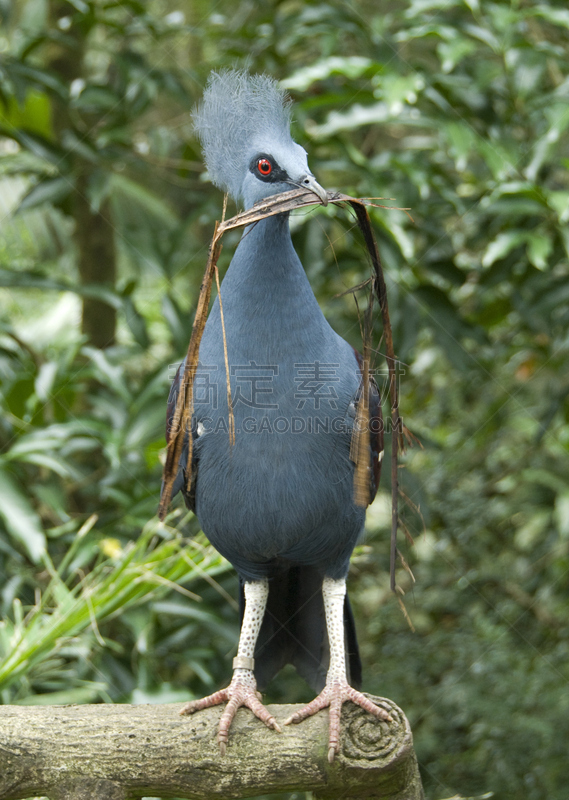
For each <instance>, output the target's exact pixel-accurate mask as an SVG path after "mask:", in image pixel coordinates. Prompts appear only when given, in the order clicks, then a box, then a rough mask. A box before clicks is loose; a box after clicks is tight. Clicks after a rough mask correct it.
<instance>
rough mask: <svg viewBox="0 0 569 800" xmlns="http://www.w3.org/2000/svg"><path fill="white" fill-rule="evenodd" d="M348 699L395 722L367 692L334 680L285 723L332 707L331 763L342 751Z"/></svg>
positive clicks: (330, 732)
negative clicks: (342, 735) (343, 727)
mask: <svg viewBox="0 0 569 800" xmlns="http://www.w3.org/2000/svg"><path fill="white" fill-rule="evenodd" d="M347 700H351V701H352V703H355V704H356V705H358V706H361V708H363V709H365V711H369V713H370V714H373V715H374V717H377V718H378V719H381V720H384V721H385V722H393V718H392V717H391V716H390V715H389V714H388V713H387V711H385V710H384V709H383V708H380V707H379V706H376V705H375V703H373V702H372V701H371V700H370V699H369V697H366V696H365V694H362V693H361V692H358V690H357V689H354V688H352V687H351V686H350V685H349V683H348V682H347V681H343V680H335V681H332V682H330V683H328V684H326V686H325V687H324V688H323V689H322V691H321V692H320V694H319V695H318V697H315V698H314V700H312V701H311V702H310V703H308V705H306V706H304V708H301V709H300V710H299V711H295V713H294V714H292V715H291V716H290V717H289V718H288V719H287V720H285V723H284V724H285V725H290V724H291V723H292V724H293V723H296V722H302V720H303V719H306V718H307V717H310V716H312V715H313V714H316V713H317V712H318V711H321V710H322V709H323V708H327V707H328V706H329V707H330V723H329V729H328V730H329V734H328V761H329V762H330V764H331V763H332V762H333V761H334V757H335V756H336V755H337V754H338V753H339V752H340V717H341V714H342V705H343V703H345V702H346V701H347Z"/></svg>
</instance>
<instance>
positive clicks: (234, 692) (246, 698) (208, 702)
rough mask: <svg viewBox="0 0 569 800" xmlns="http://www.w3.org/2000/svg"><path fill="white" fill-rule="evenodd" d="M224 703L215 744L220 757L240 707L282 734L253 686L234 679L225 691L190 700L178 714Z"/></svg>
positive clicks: (191, 712)
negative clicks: (245, 708)
mask: <svg viewBox="0 0 569 800" xmlns="http://www.w3.org/2000/svg"><path fill="white" fill-rule="evenodd" d="M225 702H227V706H226V707H225V710H224V712H223V714H222V715H221V719H220V720H219V729H218V732H217V743H218V745H219V749H220V751H221V755H222V756H224V755H225V750H226V747H227V740H228V738H229V728H230V727H231V723H232V722H233V718H234V717H235V713H236V711H237V709H238V708H240V707H241V706H246V707H247V708H249V709H250V710H251V711H252V712H253V714H254V715H255V716H256V717H258V718H259V719H260V720H261V721H262V722H264V723H265V725H266V726H267V727H268V728H272V729H273V730H275V731H277V732H278V733H282V731H281V729H280V728H279V726H278V724H277V721H276V719H275V718H274V717H273V716H272V715H271V714H270V713H269V712H268V711H267V709H266V708H265V706H264V705H263V704H262V703H261V695H260V694H259V692H257V691H256V689H255V685H254V684H251V685H250V684H248V683H246V682H244V681H243V680H239V679H235V678H234V679H233V680H232V681H231V683H230V684H229V686H228V687H227V688H226V689H220V690H219V691H218V692H215V693H214V694H210V695H209V697H202V699H201V700H192V701H191V702H190V703H186V705H185V706H183V707H182V709H181V710H180V714H182V715H185V714H193V713H194V711H201V709H202V708H210V706H218V705H219V704H220V703H225Z"/></svg>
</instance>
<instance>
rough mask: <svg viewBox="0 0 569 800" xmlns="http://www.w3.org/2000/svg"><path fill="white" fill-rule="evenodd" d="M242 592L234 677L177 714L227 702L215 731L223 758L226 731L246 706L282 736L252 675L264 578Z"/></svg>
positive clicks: (248, 583) (265, 594)
mask: <svg viewBox="0 0 569 800" xmlns="http://www.w3.org/2000/svg"><path fill="white" fill-rule="evenodd" d="M244 591H245V613H244V614H243V624H242V625H241V635H240V636H239V647H238V648H237V655H236V656H235V658H234V659H233V678H232V680H231V683H230V684H229V686H228V687H227V688H226V689H220V690H219V692H215V693H214V694H211V695H209V697H204V698H202V699H201V700H192V701H191V702H190V703H186V705H185V706H184V707H183V708H182V710H181V711H180V714H193V712H194V711H200V710H201V709H202V708H208V707H210V706H217V705H219V704H220V703H224V702H227V706H226V707H225V710H224V712H223V714H222V715H221V719H220V720H219V729H218V732H217V742H218V744H219V748H220V750H221V754H222V755H225V749H226V746H227V739H228V738H229V728H230V727H231V723H232V722H233V718H234V716H235V713H236V711H237V709H238V708H239V707H240V706H247V708H250V709H251V711H252V712H253V714H255V716H256V717H258V718H259V719H260V720H262V721H263V722H264V723H265V725H266V726H267V727H269V728H273V730H275V731H278V732H279V733H281V729H280V728H279V726H278V725H277V721H276V719H275V718H274V717H273V716H272V715H271V714H270V713H269V712H268V711H267V709H266V708H265V706H264V705H263V704H262V703H261V695H260V694H259V692H258V691H257V682H256V680H255V675H254V673H253V669H254V668H255V659H254V658H253V655H254V653H255V644H256V643H257V637H258V635H259V631H260V630H261V623H262V621H263V615H264V613H265V606H266V605H267V597H268V596H269V582H268V580H267V579H266V578H264V579H263V580H260V581H246V583H245V586H244Z"/></svg>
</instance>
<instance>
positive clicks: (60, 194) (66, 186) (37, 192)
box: [18, 178, 74, 211]
mask: <svg viewBox="0 0 569 800" xmlns="http://www.w3.org/2000/svg"><path fill="white" fill-rule="evenodd" d="M73 188H74V185H73V181H71V180H70V179H69V178H45V179H44V180H42V181H40V182H39V183H36V185H35V186H34V187H33V188H32V189H30V191H29V192H28V193H27V194H26V195H24V197H23V199H22V201H21V203H20V205H19V206H18V211H27V210H28V209H30V208H35V207H36V206H41V205H44V204H45V203H51V204H52V205H56V204H57V203H60V202H61V201H62V200H64V199H65V198H66V197H68V196H69V195H70V194H71V192H72V191H73Z"/></svg>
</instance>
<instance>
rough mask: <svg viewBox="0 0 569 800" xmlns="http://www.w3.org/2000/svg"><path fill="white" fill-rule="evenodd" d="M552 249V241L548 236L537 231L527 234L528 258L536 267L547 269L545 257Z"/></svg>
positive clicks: (546, 257) (547, 256)
mask: <svg viewBox="0 0 569 800" xmlns="http://www.w3.org/2000/svg"><path fill="white" fill-rule="evenodd" d="M552 250H553V242H552V240H551V238H550V237H549V236H546V235H545V234H539V233H530V234H528V246H527V252H528V258H529V260H530V261H531V263H532V264H533V265H534V267H537V269H547V259H548V258H549V256H550V255H551V252H552Z"/></svg>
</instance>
